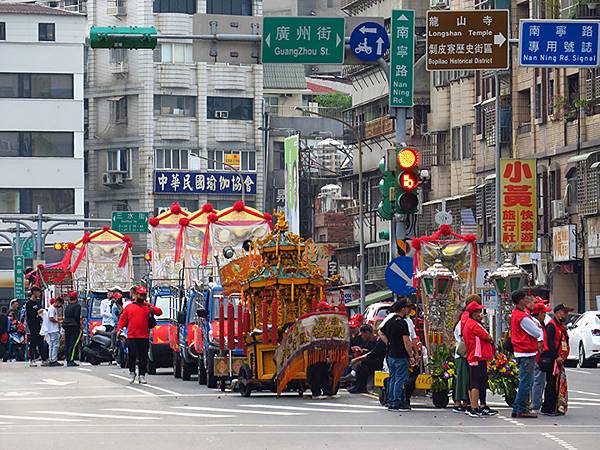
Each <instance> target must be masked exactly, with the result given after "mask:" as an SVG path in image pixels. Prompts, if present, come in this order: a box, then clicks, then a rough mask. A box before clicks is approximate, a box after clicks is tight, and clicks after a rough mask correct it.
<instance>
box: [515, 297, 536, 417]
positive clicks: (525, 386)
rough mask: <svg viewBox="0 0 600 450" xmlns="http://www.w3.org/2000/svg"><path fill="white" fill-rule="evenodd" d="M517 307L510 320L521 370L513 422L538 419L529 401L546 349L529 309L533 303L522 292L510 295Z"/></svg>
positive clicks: (516, 355) (516, 356)
mask: <svg viewBox="0 0 600 450" xmlns="http://www.w3.org/2000/svg"><path fill="white" fill-rule="evenodd" d="M511 299H512V302H513V304H514V305H515V307H514V309H513V312H512V315H511V319H510V333H511V334H510V339H511V343H512V346H513V349H514V353H515V358H516V360H517V364H518V367H519V388H518V390H517V395H516V397H515V400H514V402H513V407H512V414H511V416H512V417H513V418H523V419H535V418H537V414H533V413H532V412H530V411H529V405H528V404H529V398H530V396H531V388H532V387H533V377H534V369H535V356H536V354H537V352H538V351H541V350H542V349H543V346H544V333H543V332H542V330H541V329H540V327H539V326H538V325H537V324H536V323H535V322H534V321H533V319H532V318H531V314H530V313H529V308H531V307H532V299H531V297H530V296H529V295H527V292H526V291H525V290H523V289H518V290H516V291H514V292H513V293H512V294H511Z"/></svg>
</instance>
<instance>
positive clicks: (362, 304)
mask: <svg viewBox="0 0 600 450" xmlns="http://www.w3.org/2000/svg"><path fill="white" fill-rule="evenodd" d="M296 110H298V111H301V112H303V113H306V114H312V115H315V116H319V117H323V118H325V119H331V120H334V121H336V122H339V123H341V124H342V125H344V126H345V127H347V128H349V129H350V130H352V133H353V134H354V140H355V141H356V145H357V147H358V225H359V232H358V233H359V235H358V246H359V257H360V259H359V269H358V270H359V273H360V276H359V281H360V311H361V312H364V310H365V225H364V220H363V186H362V184H363V168H362V141H361V139H360V132H359V131H358V127H356V126H353V125H351V124H350V123H349V122H346V121H345V120H342V119H338V118H337V117H332V116H328V115H326V114H321V113H319V112H317V111H311V110H309V109H304V108H301V107H300V106H296Z"/></svg>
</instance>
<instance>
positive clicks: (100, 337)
mask: <svg viewBox="0 0 600 450" xmlns="http://www.w3.org/2000/svg"><path fill="white" fill-rule="evenodd" d="M110 336H111V333H109V332H107V331H104V330H99V329H98V327H97V328H96V329H95V330H94V335H93V336H92V337H91V339H90V341H89V343H88V344H87V345H86V346H85V347H83V349H82V350H81V351H82V352H83V353H84V354H85V358H86V360H87V361H88V362H89V363H90V364H91V365H93V366H97V365H99V364H100V363H103V362H112V360H113V353H112V351H111V349H110Z"/></svg>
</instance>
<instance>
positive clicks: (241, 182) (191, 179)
mask: <svg viewBox="0 0 600 450" xmlns="http://www.w3.org/2000/svg"><path fill="white" fill-rule="evenodd" d="M242 189H244V193H246V194H250V195H253V194H256V174H255V173H243V174H241V176H240V175H238V174H237V173H235V172H187V171H182V170H157V171H156V172H154V192H155V193H157V194H163V193H164V194H173V193H177V194H241V192H242Z"/></svg>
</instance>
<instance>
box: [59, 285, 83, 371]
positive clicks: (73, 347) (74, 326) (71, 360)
mask: <svg viewBox="0 0 600 450" xmlns="http://www.w3.org/2000/svg"><path fill="white" fill-rule="evenodd" d="M68 297H69V303H67V305H66V306H65V312H64V317H63V323H62V326H63V330H65V355H66V358H67V367H77V366H78V365H79V364H77V363H76V362H75V353H76V352H77V346H78V345H79V342H80V341H81V336H82V334H83V331H82V329H81V304H80V303H79V298H78V296H77V292H75V291H71V292H69V294H68Z"/></svg>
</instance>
